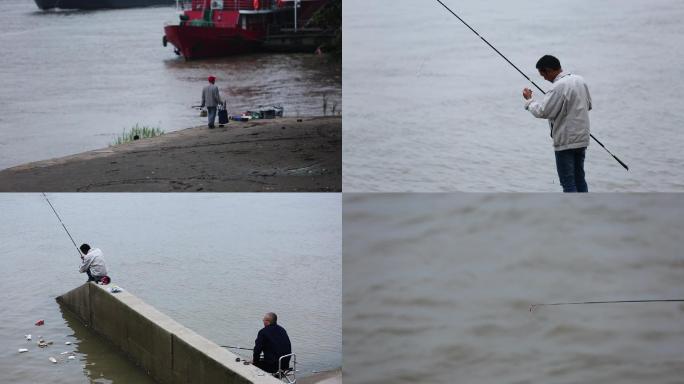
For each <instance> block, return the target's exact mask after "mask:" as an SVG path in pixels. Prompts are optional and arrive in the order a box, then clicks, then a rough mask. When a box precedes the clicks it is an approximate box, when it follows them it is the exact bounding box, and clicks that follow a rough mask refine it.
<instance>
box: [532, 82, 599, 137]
mask: <svg viewBox="0 0 684 384" xmlns="http://www.w3.org/2000/svg"><path fill="white" fill-rule="evenodd" d="M525 109H527V110H528V111H530V112H531V113H532V115H533V116H534V117H537V118H540V119H548V120H549V126H550V127H551V137H553V148H554V150H555V151H563V150H566V149H574V148H583V147H587V146H588V145H589V132H590V131H589V111H590V110H591V95H589V88H588V87H587V84H586V83H585V82H584V79H583V78H582V77H581V76H577V75H573V74H569V73H565V72H561V73H559V74H558V76H556V78H555V79H554V80H553V88H552V89H551V90H550V91H548V92H547V93H546V95H545V96H544V100H542V101H541V102H538V101H536V100H534V99H529V100H525Z"/></svg>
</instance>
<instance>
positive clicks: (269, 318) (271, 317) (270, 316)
mask: <svg viewBox="0 0 684 384" xmlns="http://www.w3.org/2000/svg"><path fill="white" fill-rule="evenodd" d="M263 321H264V327H266V326H269V325H272V324H277V323H278V315H276V314H275V313H273V312H268V313H267V314H265V315H264V318H263Z"/></svg>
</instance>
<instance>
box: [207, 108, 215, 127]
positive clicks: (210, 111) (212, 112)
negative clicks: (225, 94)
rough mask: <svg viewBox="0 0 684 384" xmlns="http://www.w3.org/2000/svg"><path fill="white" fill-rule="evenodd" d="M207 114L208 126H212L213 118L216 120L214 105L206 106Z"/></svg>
mask: <svg viewBox="0 0 684 384" xmlns="http://www.w3.org/2000/svg"><path fill="white" fill-rule="evenodd" d="M207 116H208V117H209V128H214V120H216V107H207Z"/></svg>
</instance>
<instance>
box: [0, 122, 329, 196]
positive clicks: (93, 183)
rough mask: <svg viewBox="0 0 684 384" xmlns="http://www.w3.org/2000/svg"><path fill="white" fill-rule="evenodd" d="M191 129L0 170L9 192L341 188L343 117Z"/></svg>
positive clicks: (0, 181) (1, 181)
mask: <svg viewBox="0 0 684 384" xmlns="http://www.w3.org/2000/svg"><path fill="white" fill-rule="evenodd" d="M297 120H298V119H297V118H290V117H287V118H279V119H275V120H255V121H251V122H245V123H239V122H233V121H231V122H230V124H227V125H226V126H225V127H223V128H219V127H217V128H215V129H211V130H210V129H207V127H206V126H202V127H195V128H188V129H185V130H182V131H177V132H171V133H168V134H165V135H162V136H159V137H155V138H151V139H145V140H139V141H136V142H133V143H128V144H123V145H119V146H116V147H109V148H104V149H100V150H95V151H90V152H84V153H81V154H77V155H72V156H67V157H62V158H57V159H51V160H45V161H38V162H34V163H28V164H24V165H20V166H16V167H12V168H8V169H5V170H2V171H0V191H14V192H71V191H84V192H86V191H90V192H105V191H112V192H121V191H128V192H196V191H214V192H223V191H241V192H250V191H253V192H259V191H273V192H279V191H282V192H294V191H311V192H316V191H321V192H338V191H341V189H342V119H341V117H308V118H301V121H297Z"/></svg>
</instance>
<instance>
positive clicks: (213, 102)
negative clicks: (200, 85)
mask: <svg viewBox="0 0 684 384" xmlns="http://www.w3.org/2000/svg"><path fill="white" fill-rule="evenodd" d="M207 80H209V84H208V85H207V86H206V87H204V89H202V108H204V107H205V106H206V107H207V112H208V113H207V115H208V117H209V129H212V128H214V120H216V107H218V105H219V104H222V103H223V101H222V100H221V95H220V94H219V89H218V87H217V86H216V85H214V83H215V82H216V78H215V77H214V76H209V78H208V79H207Z"/></svg>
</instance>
